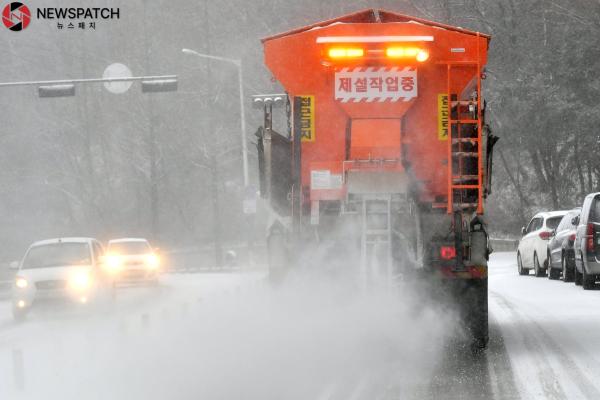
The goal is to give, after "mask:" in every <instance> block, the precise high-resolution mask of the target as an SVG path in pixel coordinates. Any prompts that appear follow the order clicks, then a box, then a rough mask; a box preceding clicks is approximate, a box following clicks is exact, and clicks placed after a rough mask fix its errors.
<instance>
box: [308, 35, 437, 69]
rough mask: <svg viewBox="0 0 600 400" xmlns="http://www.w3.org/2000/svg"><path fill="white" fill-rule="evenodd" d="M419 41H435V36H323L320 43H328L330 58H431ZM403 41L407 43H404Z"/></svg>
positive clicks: (421, 60) (318, 40) (418, 60)
mask: <svg viewBox="0 0 600 400" xmlns="http://www.w3.org/2000/svg"><path fill="white" fill-rule="evenodd" d="M417 42H421V43H423V42H433V36H322V37H318V38H317V43H318V44H325V45H328V46H329V47H327V49H326V51H325V54H326V56H327V58H329V59H330V60H359V59H382V58H388V59H392V60H398V59H404V60H416V61H417V62H420V63H422V62H425V61H427V60H428V59H429V50H428V49H427V48H426V46H415V45H414V44H409V43H417ZM401 43H406V45H403V44H401Z"/></svg>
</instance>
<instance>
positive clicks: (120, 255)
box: [106, 238, 160, 283]
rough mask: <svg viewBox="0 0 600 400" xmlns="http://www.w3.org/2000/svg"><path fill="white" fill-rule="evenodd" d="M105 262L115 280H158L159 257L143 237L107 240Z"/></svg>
mask: <svg viewBox="0 0 600 400" xmlns="http://www.w3.org/2000/svg"><path fill="white" fill-rule="evenodd" d="M106 264H107V266H108V267H109V268H110V269H111V270H112V272H113V274H114V276H115V278H116V281H117V282H135V281H137V282H151V283H156V282H157V281H158V274H159V272H160V258H159V256H158V254H157V252H156V249H153V248H152V246H150V243H148V240H146V239H143V238H123V239H113V240H110V241H109V242H108V248H107V252H106Z"/></svg>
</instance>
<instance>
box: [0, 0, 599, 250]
mask: <svg viewBox="0 0 600 400" xmlns="http://www.w3.org/2000/svg"><path fill="white" fill-rule="evenodd" d="M26 5H27V6H29V8H30V9H31V10H32V12H34V13H35V11H34V9H35V8H37V7H61V6H68V7H77V6H86V7H99V6H102V7H120V19H119V20H106V21H103V20H98V21H97V22H96V29H95V30H93V29H88V28H87V27H86V29H85V30H81V29H78V28H75V29H72V30H68V29H62V30H59V29H57V26H56V23H57V21H49V20H45V21H44V20H37V19H32V22H31V24H30V25H29V27H28V28H27V29H25V30H24V31H21V32H11V31H9V30H7V29H2V30H1V31H0V43H1V45H2V49H3V57H2V59H3V62H2V63H0V76H1V77H2V78H1V79H0V80H1V81H2V82H13V81H26V80H51V79H77V78H96V77H101V76H102V74H103V71H104V69H105V68H106V67H107V66H108V65H110V64H112V63H115V62H119V63H123V64H125V65H127V66H128V67H129V69H130V70H131V71H132V73H133V75H134V76H140V75H167V74H176V75H177V76H178V80H179V84H178V91H176V92H170V93H142V91H141V86H140V84H139V83H134V84H133V85H132V86H131V88H130V89H129V91H128V92H126V93H124V94H118V95H117V94H112V93H110V92H108V91H107V90H106V89H105V88H104V87H103V85H102V84H88V85H77V87H76V95H75V96H74V97H66V98H50V99H43V98H39V97H38V95H37V89H36V87H35V86H32V87H14V88H0V90H1V92H2V93H1V96H0V109H1V110H2V124H1V127H2V131H1V132H0V259H3V260H10V259H14V258H17V257H20V256H21V255H22V254H23V252H24V250H25V248H26V246H28V245H29V244H30V243H31V242H32V241H34V240H38V239H43V238H47V237H56V236H77V235H85V236H95V237H98V238H99V239H101V240H106V239H110V238H111V237H116V236H146V237H149V238H151V239H153V240H154V242H155V243H157V244H159V245H160V246H161V247H163V246H164V247H170V248H175V247H178V246H195V245H203V244H210V243H211V242H212V240H213V237H214V232H215V230H214V228H215V226H218V227H219V229H220V234H221V235H222V237H223V240H224V241H226V242H236V241H242V240H244V238H243V236H244V234H245V233H244V230H243V229H241V227H243V226H253V228H254V234H253V235H254V236H255V238H256V241H257V242H260V241H261V240H262V239H263V237H264V230H263V228H264V227H263V226H262V224H261V222H260V221H263V220H264V218H262V217H261V215H260V210H259V215H258V216H257V218H256V219H255V220H254V221H251V220H250V219H248V218H247V217H245V216H244V214H243V210H242V199H243V197H244V190H243V189H244V188H243V179H242V161H241V141H240V122H239V121H240V120H239V118H240V105H239V92H238V86H237V69H236V67H235V66H234V65H232V64H228V63H221V62H218V61H211V62H207V61H206V60H203V59H200V58H197V57H194V56H190V55H186V54H183V53H182V52H181V49H182V48H190V49H194V50H196V51H198V52H200V53H208V54H213V55H217V56H222V57H228V58H234V59H238V58H239V59H241V60H242V63H243V68H244V75H243V81H244V89H245V92H246V117H247V131H248V140H249V145H248V148H249V150H250V155H249V164H250V181H251V182H252V183H253V184H254V186H258V183H257V182H258V179H257V158H256V150H255V147H254V145H253V142H254V141H255V138H254V134H253V133H254V131H255V130H256V128H257V127H258V126H259V125H260V124H261V122H262V115H261V112H258V111H257V110H253V109H252V108H251V107H250V105H251V104H250V95H252V94H261V93H273V92H281V91H282V89H281V87H280V86H278V85H277V83H276V82H274V81H273V80H272V79H271V75H270V74H269V72H268V71H267V70H266V68H265V67H264V66H263V63H262V60H263V53H262V46H261V43H260V40H259V39H260V38H262V37H266V36H269V35H271V34H275V33H279V32H282V31H286V30H289V29H292V28H296V27H299V26H303V25H307V24H310V23H314V22H317V21H321V20H325V19H329V18H334V17H337V16H340V15H343V14H346V13H350V12H354V11H358V10H360V9H364V8H369V7H373V8H384V9H387V10H390V11H395V12H400V13H405V14H409V15H414V16H417V17H422V18H427V19H432V20H435V21H439V22H444V23H448V24H451V25H457V26H462V27H465V28H468V29H472V30H479V31H482V32H485V33H489V34H491V35H492V36H493V38H492V42H491V49H490V55H489V64H488V68H487V80H486V81H485V82H484V85H485V96H486V99H487V105H488V109H487V110H488V111H487V118H488V122H489V123H490V124H491V127H492V130H493V131H494V134H496V135H498V136H499V137H500V138H501V140H500V142H499V143H498V145H497V147H496V150H497V151H496V152H495V165H494V177H493V194H492V195H491V197H490V198H489V200H488V205H487V212H488V216H489V221H490V226H491V230H492V232H493V234H495V235H499V236H509V235H516V234H517V233H518V231H519V228H520V226H521V225H523V224H524V223H526V220H527V219H528V218H529V217H530V216H531V214H532V213H533V212H536V211H538V210H541V209H550V208H552V209H558V208H571V207H575V206H579V205H580V203H581V202H582V200H583V196H584V194H585V193H587V192H590V191H594V190H596V189H595V188H596V185H597V182H598V179H599V177H600V158H598V157H597V156H596V154H597V153H598V151H599V150H600V133H599V132H598V128H597V127H598V126H600V103H599V102H598V101H597V97H598V96H597V95H598V91H599V89H600V78H599V77H598V74H597V73H596V71H598V70H599V67H600V65H599V64H600V43H599V42H598V41H597V40H596V38H597V37H598V34H599V33H600V3H597V2H592V1H589V0H555V1H549V0H538V1H536V0H527V1H519V0H453V1H451V0H413V1H409V0H406V1H404V0H394V1H348V0H330V1H327V2H324V1H322V0H320V1H316V0H298V1H284V0H270V1H265V0H251V1H249V0H222V1H208V0H201V1H198V2H191V1H162V0H155V1H140V0H130V1H121V2H117V1H103V2H102V4H100V3H98V4H90V2H89V1H76V0H69V1H66V0H53V1H37V2H33V1H30V2H27V3H26ZM301 59H302V56H301V55H299V62H301ZM279 131H282V132H285V127H280V128H279ZM153 152H154V156H152V154H153ZM152 166H154V168H153V167H152ZM152 171H153V172H152ZM215 187H216V188H217V190H218V199H219V207H218V208H219V210H218V218H215V208H214V206H213V203H212V202H213V200H214V198H213V193H214V188H215ZM215 224H217V225H215Z"/></svg>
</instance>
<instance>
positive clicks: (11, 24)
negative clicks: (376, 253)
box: [2, 1, 31, 32]
mask: <svg viewBox="0 0 600 400" xmlns="http://www.w3.org/2000/svg"><path fill="white" fill-rule="evenodd" d="M2 22H3V23H4V26H6V27H7V28H8V29H10V30H11V31H16V32H18V31H22V30H23V29H25V28H27V26H28V25H29V23H30V22H31V12H30V11H29V8H28V7H27V6H26V5H25V4H23V3H19V2H16V1H15V2H12V3H10V4H7V5H6V7H4V9H3V10H2Z"/></svg>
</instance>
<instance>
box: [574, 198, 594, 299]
mask: <svg viewBox="0 0 600 400" xmlns="http://www.w3.org/2000/svg"><path fill="white" fill-rule="evenodd" d="M573 222H574V223H575V224H576V225H577V234H576V235H575V245H574V247H575V284H576V285H582V286H583V288H584V289H586V290H587V289H592V288H593V287H594V286H595V284H596V279H597V278H598V275H600V260H599V259H598V254H600V192H597V193H591V194H588V195H587V196H586V197H585V199H584V201H583V207H582V208H581V215H580V216H579V217H577V218H575V219H574V220H573Z"/></svg>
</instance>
